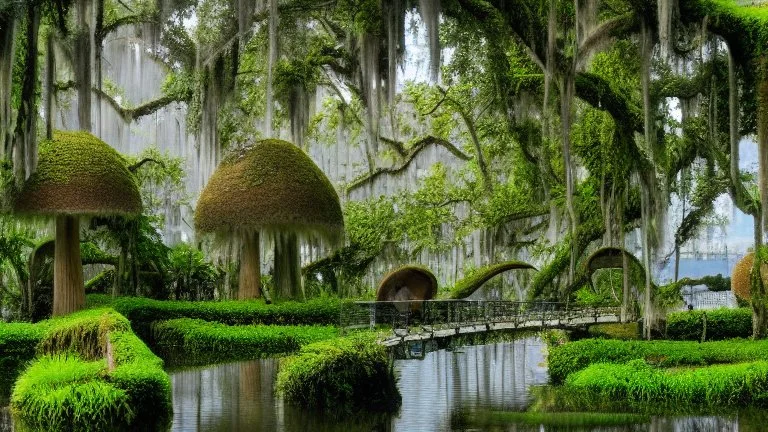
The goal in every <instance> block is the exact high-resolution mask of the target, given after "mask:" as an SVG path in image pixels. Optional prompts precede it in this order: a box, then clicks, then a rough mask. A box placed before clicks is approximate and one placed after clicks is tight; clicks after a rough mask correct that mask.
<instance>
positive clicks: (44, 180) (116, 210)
mask: <svg viewBox="0 0 768 432" xmlns="http://www.w3.org/2000/svg"><path fill="white" fill-rule="evenodd" d="M14 211H15V212H16V213H19V214H27V215H43V216H53V217H55V218H56V242H55V246H54V248H55V251H54V278H53V315H65V314H68V313H71V312H74V311H76V310H78V309H82V308H83V306H84V305H85V288H84V285H83V266H82V262H81V260H80V217H81V216H84V217H93V216H134V215H137V214H139V213H141V195H140V194H139V189H138V186H137V185H136V180H135V178H134V176H133V174H131V172H130V171H129V170H128V167H127V166H126V162H125V159H123V157H122V156H121V155H120V154H119V153H118V152H117V151H115V150H114V149H113V148H112V147H110V146H109V145H107V144H106V143H105V142H104V141H102V140H100V139H98V138H96V137H95V136H93V135H91V134H89V133H87V132H63V131H56V132H54V134H53V138H52V139H51V140H46V141H43V142H41V143H40V150H39V162H38V165H37V169H36V171H35V172H34V173H33V174H32V175H31V176H30V177H29V178H28V179H27V180H26V182H25V183H24V185H23V186H22V189H21V192H20V193H19V195H18V197H17V198H16V200H15V205H14Z"/></svg>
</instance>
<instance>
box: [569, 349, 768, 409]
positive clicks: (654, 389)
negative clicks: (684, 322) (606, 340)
mask: <svg viewBox="0 0 768 432" xmlns="http://www.w3.org/2000/svg"><path fill="white" fill-rule="evenodd" d="M565 387H566V389H567V390H569V391H576V392H580V393H582V394H583V395H584V397H585V399H589V398H597V399H598V400H614V401H615V400H622V401H627V402H629V403H630V404H638V403H644V404H647V403H654V404H659V405H662V406H663V405H667V406H678V407H679V406H680V405H701V406H724V405H725V406H745V405H758V406H765V405H766V404H768V362H766V361H762V360H761V361H756V362H751V363H740V364H732V365H716V366H708V367H701V368H693V369H683V370H674V371H672V370H660V369H656V368H654V367H652V366H650V365H648V364H647V363H646V362H644V361H642V360H633V361H631V362H628V363H627V364H607V363H598V364H594V365H591V366H589V367H588V368H586V369H584V370H581V371H579V372H576V373H574V374H573V375H570V376H569V377H568V379H567V380H566V381H565Z"/></svg>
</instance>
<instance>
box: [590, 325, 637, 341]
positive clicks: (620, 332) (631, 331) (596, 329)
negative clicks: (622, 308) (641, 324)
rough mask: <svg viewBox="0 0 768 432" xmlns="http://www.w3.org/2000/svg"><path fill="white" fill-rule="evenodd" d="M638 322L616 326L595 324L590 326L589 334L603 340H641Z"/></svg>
mask: <svg viewBox="0 0 768 432" xmlns="http://www.w3.org/2000/svg"><path fill="white" fill-rule="evenodd" d="M638 331H639V330H638V325H637V323H636V322H631V323H616V324H594V325H591V326H589V329H587V333H589V335H590V336H591V337H595V338H601V339H620V340H635V339H639V337H640V336H639V334H638Z"/></svg>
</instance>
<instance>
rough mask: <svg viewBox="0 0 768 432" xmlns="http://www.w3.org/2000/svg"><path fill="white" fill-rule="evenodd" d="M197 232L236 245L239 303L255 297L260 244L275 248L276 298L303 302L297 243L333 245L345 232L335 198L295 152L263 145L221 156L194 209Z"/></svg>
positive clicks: (285, 145) (271, 142)
mask: <svg viewBox="0 0 768 432" xmlns="http://www.w3.org/2000/svg"><path fill="white" fill-rule="evenodd" d="M195 228H196V229H197V230H198V231H200V232H204V233H213V234H216V235H217V236H219V237H223V238H229V239H231V238H235V239H238V240H240V241H241V242H242V254H241V260H240V288H239V291H238V298H240V299H249V298H257V297H259V295H260V291H261V281H260V279H261V271H260V262H259V261H260V256H259V255H260V254H259V238H260V234H267V235H270V236H272V237H273V238H274V241H275V267H274V268H275V273H274V282H275V288H276V292H275V295H276V297H282V298H294V299H297V298H303V296H304V293H303V284H302V280H301V263H300V254H299V248H298V241H299V237H306V238H319V239H323V240H325V241H329V242H335V241H337V240H338V239H340V238H341V234H342V233H343V230H344V218H343V216H342V213H341V206H340V205H339V196H338V194H337V193H336V190H335V189H334V188H333V185H332V184H331V182H330V181H329V180H328V178H327V177H326V176H325V174H323V172H322V171H321V170H320V168H318V167H317V165H315V163H314V162H312V159H310V158H309V157H308V156H307V155H306V154H305V153H304V152H303V151H302V150H301V149H300V148H298V147H296V146H294V145H293V144H291V143H289V142H286V141H281V140H276V139H267V140H263V141H260V142H257V143H256V144H254V145H252V146H249V147H245V148H243V149H240V150H238V151H236V152H234V153H233V154H230V155H229V156H227V157H226V158H225V159H224V160H223V161H222V162H221V164H220V165H219V167H218V168H217V169H216V172H214V173H213V176H212V177H211V179H210V181H209V182H208V184H207V185H206V187H205V189H204V190H203V192H202V194H201V195H200V199H199V200H198V203H197V208H196V210H195Z"/></svg>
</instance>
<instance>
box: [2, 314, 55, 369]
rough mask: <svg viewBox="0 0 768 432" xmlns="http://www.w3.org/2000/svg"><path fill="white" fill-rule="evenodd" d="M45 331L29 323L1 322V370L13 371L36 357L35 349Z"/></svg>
mask: <svg viewBox="0 0 768 432" xmlns="http://www.w3.org/2000/svg"><path fill="white" fill-rule="evenodd" d="M44 333H45V329H44V328H43V327H42V326H39V325H36V324H29V323H2V322H0V353H2V354H1V355H0V369H4V370H13V369H15V368H16V367H17V366H18V365H19V364H20V363H23V362H25V361H28V360H31V359H32V358H34V357H35V347H36V346H37V344H38V342H40V340H41V339H42V338H43V334H44Z"/></svg>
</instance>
